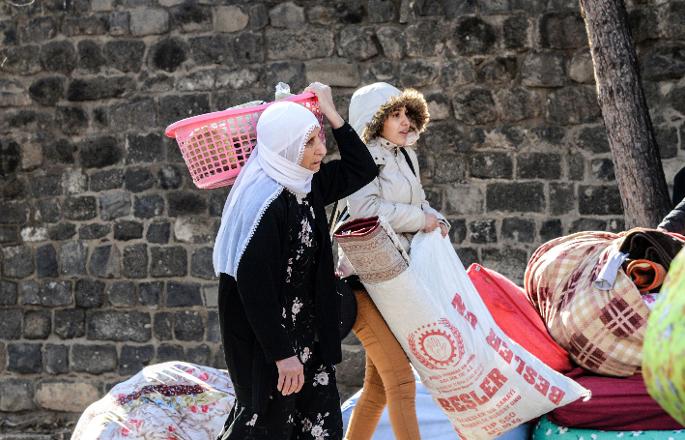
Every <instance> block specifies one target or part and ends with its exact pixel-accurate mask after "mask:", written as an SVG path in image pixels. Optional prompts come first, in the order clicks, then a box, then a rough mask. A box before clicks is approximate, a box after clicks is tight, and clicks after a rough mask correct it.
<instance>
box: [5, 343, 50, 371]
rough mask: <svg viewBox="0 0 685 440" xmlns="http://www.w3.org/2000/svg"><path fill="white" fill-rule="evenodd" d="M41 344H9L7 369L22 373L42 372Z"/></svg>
mask: <svg viewBox="0 0 685 440" xmlns="http://www.w3.org/2000/svg"><path fill="white" fill-rule="evenodd" d="M41 347H42V345H41V344H24V343H16V344H7V357H8V364H7V371H12V372H15V373H21V374H33V373H40V372H41V371H42V370H43V353H42V351H41Z"/></svg>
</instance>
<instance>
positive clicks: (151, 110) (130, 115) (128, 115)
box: [109, 97, 157, 131]
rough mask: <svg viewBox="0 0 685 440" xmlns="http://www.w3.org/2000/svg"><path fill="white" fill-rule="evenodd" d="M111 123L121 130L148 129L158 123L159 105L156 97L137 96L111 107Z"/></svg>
mask: <svg viewBox="0 0 685 440" xmlns="http://www.w3.org/2000/svg"><path fill="white" fill-rule="evenodd" d="M109 124H110V125H111V126H112V127H117V129H119V130H133V129H138V130H140V131H142V130H146V129H148V128H149V127H151V126H155V125H157V106H156V104H155V101H154V99H152V98H147V97H136V98H131V99H128V100H126V101H124V102H120V103H118V104H115V105H112V106H111V107H110V108H109Z"/></svg>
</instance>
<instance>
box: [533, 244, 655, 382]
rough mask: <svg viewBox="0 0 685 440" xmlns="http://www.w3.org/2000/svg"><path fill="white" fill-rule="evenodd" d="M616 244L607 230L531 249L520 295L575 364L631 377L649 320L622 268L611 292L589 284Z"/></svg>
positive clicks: (599, 371)
mask: <svg viewBox="0 0 685 440" xmlns="http://www.w3.org/2000/svg"><path fill="white" fill-rule="evenodd" d="M621 240H622V236H621V235H617V234H612V233H609V232H579V233H576V234H572V235H568V236H566V237H561V238H557V239H555V240H552V241H550V242H548V243H545V244H543V245H542V246H541V247H540V248H538V250H537V251H535V253H534V254H533V256H532V257H531V259H530V261H529V263H528V267H527V268H526V273H525V276H524V278H525V289H526V294H527V295H528V297H529V299H530V300H531V301H532V303H533V304H534V305H535V306H536V307H537V308H538V311H539V312H540V315H541V316H542V318H543V320H544V321H545V324H546V325H547V328H548V330H549V332H550V334H551V335H552V337H553V338H554V339H555V340H556V341H557V342H558V343H559V345H561V346H562V347H563V348H565V349H566V350H568V352H569V354H570V355H571V358H572V359H573V360H574V361H575V362H576V363H577V364H578V365H580V366H581V367H583V368H585V369H588V370H590V371H593V372H596V373H599V374H603V375H609V376H631V375H633V374H634V373H635V372H636V371H637V370H638V369H639V367H640V364H641V362H642V342H643V338H644V334H645V328H646V325H647V317H648V316H649V309H648V308H647V306H646V305H645V304H644V302H643V301H642V297H641V295H640V292H639V291H638V290H637V288H636V287H635V285H634V284H633V282H632V281H631V279H630V278H629V277H628V276H627V275H626V274H625V273H624V272H623V271H622V270H619V272H618V275H617V277H616V282H615V284H614V287H613V289H611V290H609V291H604V290H599V289H597V288H596V287H594V285H593V281H594V280H595V279H596V277H597V274H598V273H599V271H600V270H601V268H602V266H603V265H604V264H605V263H606V261H607V259H608V258H609V255H610V253H611V252H612V250H614V249H618V247H619V246H620V244H621Z"/></svg>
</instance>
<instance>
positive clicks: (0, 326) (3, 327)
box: [0, 309, 22, 340]
mask: <svg viewBox="0 0 685 440" xmlns="http://www.w3.org/2000/svg"><path fill="white" fill-rule="evenodd" d="M21 318H22V316H21V310H20V309H0V339H4V340H13V339H20V338H21V325H22V320H21Z"/></svg>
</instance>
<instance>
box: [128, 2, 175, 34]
mask: <svg viewBox="0 0 685 440" xmlns="http://www.w3.org/2000/svg"><path fill="white" fill-rule="evenodd" d="M129 14H130V29H131V35H135V36H143V35H152V34H163V33H165V32H167V31H168V30H169V13H168V12H167V11H166V10H165V9H147V8H136V9H132V10H131V11H130V12H129Z"/></svg>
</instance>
